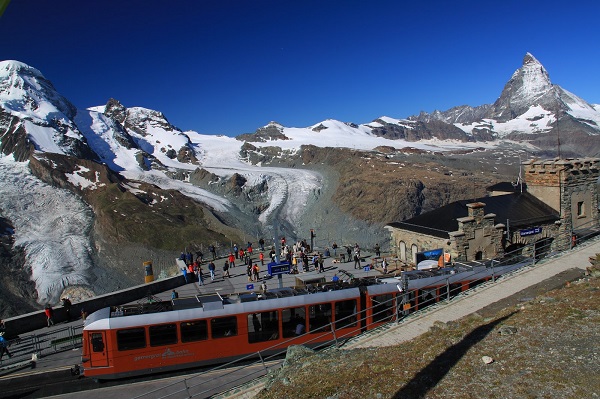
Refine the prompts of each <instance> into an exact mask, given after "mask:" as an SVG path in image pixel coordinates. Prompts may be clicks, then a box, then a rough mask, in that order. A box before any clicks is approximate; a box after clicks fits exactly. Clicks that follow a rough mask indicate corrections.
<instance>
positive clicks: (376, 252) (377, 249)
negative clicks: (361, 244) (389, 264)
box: [375, 244, 381, 258]
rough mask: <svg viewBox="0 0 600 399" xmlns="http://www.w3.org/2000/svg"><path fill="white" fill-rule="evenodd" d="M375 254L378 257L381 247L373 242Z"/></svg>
mask: <svg viewBox="0 0 600 399" xmlns="http://www.w3.org/2000/svg"><path fill="white" fill-rule="evenodd" d="M375 256H377V257H378V258H379V257H380V256H381V248H379V244H375Z"/></svg>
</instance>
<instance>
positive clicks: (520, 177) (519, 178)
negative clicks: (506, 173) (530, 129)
mask: <svg viewBox="0 0 600 399" xmlns="http://www.w3.org/2000/svg"><path fill="white" fill-rule="evenodd" d="M521 173H522V164H521V154H519V176H517V181H516V182H515V183H514V184H513V187H515V188H516V187H517V186H519V185H520V186H521V192H523V176H522V174H521Z"/></svg>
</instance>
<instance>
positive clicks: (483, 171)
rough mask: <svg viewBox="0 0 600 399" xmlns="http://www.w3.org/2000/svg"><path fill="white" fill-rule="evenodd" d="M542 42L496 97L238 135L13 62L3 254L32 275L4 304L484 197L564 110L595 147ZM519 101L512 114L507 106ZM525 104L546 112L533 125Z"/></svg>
mask: <svg viewBox="0 0 600 399" xmlns="http://www.w3.org/2000/svg"><path fill="white" fill-rule="evenodd" d="M528 57H529V55H528V56H527V57H526V60H528V59H529V58H528ZM530 58H531V59H529V61H527V63H526V66H527V67H525V65H524V67H523V68H522V69H520V70H519V71H521V70H523V71H525V69H526V70H527V71H529V70H530V69H531V71H530V72H527V73H525V72H522V73H521V72H519V71H517V72H519V73H517V72H516V73H515V76H513V79H511V82H512V83H511V82H509V84H507V87H509V86H510V89H507V88H505V92H507V93H509V94H510V93H514V95H513V94H511V95H509V98H510V100H505V98H506V96H504V92H503V95H502V96H501V98H502V101H500V99H499V100H498V102H497V103H498V106H481V107H477V108H471V109H470V110H467V109H465V110H463V111H459V110H458V108H457V109H456V110H454V111H453V112H454V114H456V116H455V117H454V119H451V117H450V114H447V113H435V115H437V117H436V118H434V117H433V116H426V115H421V116H420V117H419V118H410V119H402V120H401V119H393V118H389V117H381V118H378V119H377V120H375V121H373V122H370V123H367V124H361V125H357V124H354V123H344V122H340V121H335V120H327V121H322V122H320V123H317V124H315V125H314V126H311V127H308V128H288V127H284V126H281V125H279V124H277V123H276V122H271V123H269V124H267V125H266V126H264V127H262V128H259V129H258V130H257V131H256V133H254V134H250V135H242V136H239V137H237V138H231V137H224V136H210V135H201V134H198V133H196V132H193V131H188V132H182V131H181V130H180V129H178V128H177V127H175V126H173V125H171V124H170V123H169V121H168V120H167V118H166V117H165V116H164V115H163V114H162V113H161V112H159V111H155V110H149V109H146V108H142V107H126V106H124V105H123V104H121V103H120V102H119V101H117V100H115V99H110V100H109V101H108V102H107V104H106V105H104V106H96V107H92V108H89V109H77V107H75V106H74V105H73V104H71V103H70V102H69V101H68V100H67V99H66V98H64V97H63V96H62V95H60V94H59V93H58V92H57V91H56V90H55V89H54V87H53V86H52V83H51V82H50V81H48V80H47V79H46V78H44V76H43V74H42V73H41V72H40V71H38V70H37V69H35V68H33V67H31V66H28V65H26V64H23V63H21V62H18V61H4V62H0V151H1V153H2V156H1V157H0V161H1V162H0V167H2V168H3V170H4V172H3V173H2V174H1V175H0V193H2V197H1V198H2V200H0V217H2V218H3V219H4V220H5V223H6V225H7V226H11V227H10V228H7V229H4V234H3V236H2V237H3V238H4V241H3V243H4V252H2V254H1V255H2V260H1V262H0V264H5V265H7V267H8V269H6V270H11V272H10V273H11V274H12V273H18V274H19V276H21V277H18V278H17V277H16V275H15V279H14V281H15V282H16V288H15V287H12V288H10V289H7V290H1V291H0V292H2V293H1V294H0V313H2V314H4V315H6V314H13V312H14V309H15V308H11V307H9V306H7V305H6V303H8V301H9V300H11V299H10V298H12V297H9V296H7V294H5V293H7V292H12V293H15V292H20V293H22V297H23V298H24V299H23V301H24V302H26V303H27V304H28V305H27V306H29V307H30V308H31V306H33V307H35V306H39V305H41V304H44V303H46V302H50V303H56V301H57V300H58V298H59V297H60V295H61V294H62V293H63V292H66V291H65V290H67V291H68V290H69V289H72V288H73V287H79V288H81V289H79V290H77V292H83V293H87V295H93V294H94V293H96V294H97V293H102V292H107V291H111V290H114V289H117V288H121V287H124V286H128V285H131V284H136V283H140V282H141V281H143V269H142V266H141V265H142V262H143V261H146V260H153V261H154V263H155V265H156V267H157V269H158V270H156V271H155V274H159V273H160V272H167V271H169V270H170V271H173V268H172V263H173V258H174V257H175V256H176V255H177V254H178V253H179V252H180V251H181V250H184V249H185V250H192V251H196V250H202V249H205V248H206V246H208V245H209V244H215V245H217V247H218V248H219V251H221V252H223V253H224V252H226V251H228V250H229V247H230V246H231V245H232V244H233V243H243V242H246V241H254V242H255V241H256V240H257V239H258V238H259V237H263V238H265V239H266V240H267V241H270V240H271V239H273V238H275V237H278V236H281V235H283V236H286V237H288V239H290V240H295V239H302V238H306V237H307V235H308V234H309V231H310V229H314V230H315V231H316V232H317V238H316V245H317V246H320V247H325V246H327V245H330V244H331V242H333V241H337V242H338V244H340V243H353V242H361V243H363V244H365V245H370V244H373V243H376V242H378V243H382V244H383V245H385V243H386V242H387V240H388V235H387V233H386V231H385V230H384V229H383V225H384V224H385V223H388V222H391V221H395V220H402V219H405V218H410V217H412V216H415V215H417V214H419V213H420V212H424V211H427V210H431V209H433V208H435V207H438V206H441V205H444V204H446V203H448V202H451V201H454V200H458V199H464V198H469V197H480V196H482V195H484V194H485V187H486V186H487V185H489V184H493V183H495V182H497V181H500V180H507V179H514V178H515V176H516V174H517V172H518V159H519V157H521V156H522V157H523V158H527V157H529V156H532V155H534V154H544V153H545V152H551V151H552V148H554V147H555V145H554V144H555V140H553V139H552V138H551V137H552V133H551V132H552V129H554V126H553V125H552V123H553V122H552V121H555V120H558V121H559V122H558V127H559V128H560V130H561V132H565V131H566V128H564V126H566V125H567V124H568V123H571V125H572V126H573V128H574V129H576V130H577V129H579V127H580V126H583V125H585V126H587V128H586V129H587V130H581V131H580V130H577V131H578V132H579V133H578V135H576V134H575V133H572V134H571V137H572V141H570V142H569V143H570V144H569V145H571V147H572V151H571V153H574V151H575V150H576V149H579V150H581V152H579V153H577V155H590V154H593V151H594V148H595V147H594V145H587V146H578V145H576V143H577V140H579V142H582V143H583V142H587V141H591V142H594V140H595V139H596V138H597V137H596V136H597V133H598V132H597V130H594V129H596V128H595V127H594V126H596V127H597V125H596V121H600V118H599V117H598V116H597V113H594V112H596V111H595V110H594V109H593V107H591V106H589V107H588V106H587V105H586V103H585V102H583V100H580V99H578V98H577V97H576V96H574V95H572V94H570V93H568V92H566V91H564V90H562V89H560V88H558V87H557V86H553V85H551V84H550V83H549V80H547V74H541V77H539V76H538V75H539V73H538V72H536V71H537V70H538V69H540V68H538V67H537V66H536V62H537V61H535V59H533V57H532V56H531V57H530ZM542 69H543V67H542ZM534 72H535V73H538V75H535V73H534ZM521 75H523V77H521ZM533 75H535V76H537V77H535V78H534V77H532V76H533ZM544 79H546V80H544ZM540 82H541V83H540ZM523 93H534V94H531V95H530V96H529V97H527V96H525V95H524V94H523ZM548 93H550V94H548ZM552 93H555V94H556V93H558V94H556V95H560V96H562V97H560V99H561V100H560V103H561V104H568V107H569V109H570V110H571V111H567V110H566V108H565V109H564V110H563V114H561V115H562V117H559V118H556V117H555V116H552V115H555V114H553V113H552V112H551V111H541V109H542V108H543V107H544V106H547V107H549V108H550V105H552V106H554V105H555V103H552V102H551V99H552V98H554V97H556V95H555V94H552ZM553 96H554V97H553ZM516 98H519V99H521V100H522V101H521V102H518V101H517V100H516ZM542 100H543V101H542ZM528 101H529V102H530V106H529V108H527V107H526V104H527V102H528ZM508 103H509V104H510V107H509V108H510V110H511V111H510V112H511V115H513V114H514V115H516V118H514V119H507V116H506V115H507V114H506V112H507V111H506V110H505V111H502V110H503V109H504V108H503V107H504V105H502V104H508ZM548 104H550V105H548ZM517 105H518V106H517ZM525 108H527V110H526V111H525V112H524V113H522V114H519V112H522V111H523V110H524V109H525ZM532 110H534V111H535V112H538V111H539V115H538V116H540V115H541V117H540V118H537V116H531V115H530V114H531V112H533V111H532ZM536 110H537V111H536ZM574 110H579V113H576V112H575V111H574ZM584 111H585V112H587V114H586V115H587V116H588V118H587V119H585V120H583V119H582V118H581V115H583V114H585V112H584ZM569 112H570V113H569ZM459 114H461V115H462V117H465V115H467V114H469V115H471V116H470V118H475V119H476V120H477V121H478V122H472V121H471V122H470V120H471V119H461V118H462V117H461V118H459V117H458V115H459ZM556 115H558V114H556ZM567 115H569V116H568V117H567ZM492 117H495V118H498V119H497V120H495V119H490V118H492ZM523 118H525V119H527V118H530V119H531V118H533V119H532V121H530V122H529V124H528V125H526V126H525V125H523V124H521V123H520V122H519V121H521V120H522V119H523ZM536 118H537V119H536ZM553 118H555V119H553ZM475 119H473V120H475ZM515 121H516V122H515ZM517 122H518V123H517ZM469 123H470V124H471V125H467V124H469ZM511 123H512V124H513V125H514V126H525V127H524V128H523V129H522V130H518V131H517V130H515V131H514V132H512V133H511V134H510V137H509V135H506V134H503V133H502V132H504V131H505V130H502V129H505V128H506V126H507V124H511ZM542 123H546V125H544V126H543V127H542V125H541V124H542ZM475 124H486V126H487V127H485V128H484V127H481V126H480V125H477V126H475ZM467 126H472V127H471V128H467ZM482 126H483V125H482ZM561 137H562V133H561ZM586 140H587V141H586ZM595 141H597V140H595ZM565 142H567V140H565ZM532 143H535V144H536V145H539V146H536V145H534V144H532ZM542 144H544V145H542ZM546 144H547V146H546ZM571 147H570V148H571ZM25 183H26V184H25ZM27 276H29V278H30V279H31V282H28V281H27ZM76 299H77V298H75V300H76ZM3 300H4V301H3ZM3 303H4V305H3ZM36 303H37V304H36Z"/></svg>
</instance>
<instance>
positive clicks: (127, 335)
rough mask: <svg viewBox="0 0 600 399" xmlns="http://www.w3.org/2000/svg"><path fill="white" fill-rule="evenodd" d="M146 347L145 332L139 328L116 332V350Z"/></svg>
mask: <svg viewBox="0 0 600 399" xmlns="http://www.w3.org/2000/svg"><path fill="white" fill-rule="evenodd" d="M145 347H146V331H145V330H144V328H143V327H141V328H129V329H127V330H118V331H117V348H118V349H119V350H120V351H127V350H131V349H140V348H145Z"/></svg>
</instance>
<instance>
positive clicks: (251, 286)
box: [246, 284, 254, 291]
mask: <svg viewBox="0 0 600 399" xmlns="http://www.w3.org/2000/svg"><path fill="white" fill-rule="evenodd" d="M253 289H254V284H246V290H247V291H252V290H253Z"/></svg>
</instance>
